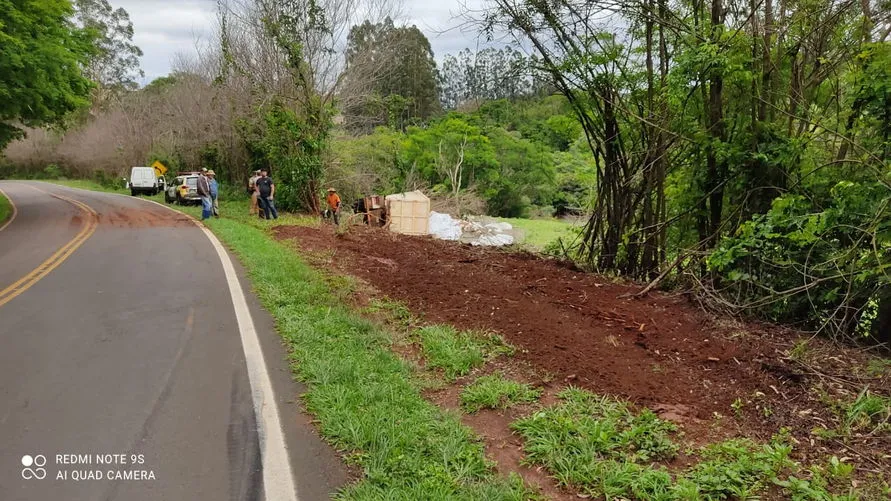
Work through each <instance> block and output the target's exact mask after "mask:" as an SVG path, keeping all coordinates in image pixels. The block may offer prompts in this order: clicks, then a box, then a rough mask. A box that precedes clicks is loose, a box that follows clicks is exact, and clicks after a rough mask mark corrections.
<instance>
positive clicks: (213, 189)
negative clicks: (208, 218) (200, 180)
mask: <svg viewBox="0 0 891 501" xmlns="http://www.w3.org/2000/svg"><path fill="white" fill-rule="evenodd" d="M207 177H208V179H209V181H208V184H210V202H211V209H212V211H213V216H214V217H220V202H219V200H218V199H217V197H218V196H219V195H220V185H219V183H217V173H216V172H214V171H213V169H211V170H209V171H207Z"/></svg>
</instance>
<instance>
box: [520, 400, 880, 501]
mask: <svg viewBox="0 0 891 501" xmlns="http://www.w3.org/2000/svg"><path fill="white" fill-rule="evenodd" d="M559 398H560V400H561V402H560V403H558V404H556V405H554V406H552V407H550V408H548V409H544V410H542V411H539V412H537V413H534V414H533V415H531V416H528V417H525V418H522V419H519V420H517V421H516V422H514V423H513V425H512V427H513V428H514V429H515V430H516V431H517V433H519V434H520V435H521V436H522V437H523V439H524V441H525V444H524V450H525V452H526V461H527V462H528V463H529V464H531V465H540V466H544V467H546V468H547V469H548V470H549V471H550V472H551V473H552V474H553V475H554V477H555V478H556V480H557V481H558V483H560V484H561V485H565V486H570V487H572V488H575V489H577V490H580V491H582V492H583V493H584V494H586V495H588V496H591V497H595V498H596V497H602V498H606V499H607V500H612V499H638V500H642V501H718V500H725V499H743V500H745V499H757V498H758V496H759V495H760V494H762V493H764V492H765V491H767V490H768V489H771V488H773V489H780V490H782V492H783V494H784V495H786V496H788V498H789V499H793V500H801V501H805V500H813V501H853V500H855V499H865V498H863V497H862V495H861V493H858V492H855V491H854V490H853V489H851V487H850V485H851V484H850V477H851V475H852V474H853V467H852V466H851V465H848V464H845V463H843V462H842V461H840V460H838V459H837V458H836V459H835V460H834V461H833V460H830V461H829V465H828V466H826V467H812V468H809V469H804V468H802V467H801V466H800V465H799V464H797V463H795V462H794V461H792V460H791V459H790V456H791V454H792V446H791V445H789V442H790V439H789V438H788V437H786V436H784V435H780V436H778V437H775V438H774V439H773V440H772V441H771V442H770V443H768V444H761V445H759V444H756V443H755V442H753V441H750V440H747V439H733V440H728V441H725V442H721V443H717V444H712V445H709V446H707V447H705V448H703V449H701V450H699V451H698V452H690V453H689V454H691V455H695V456H696V457H698V459H699V461H698V462H697V463H696V464H694V465H693V466H691V467H689V468H687V469H686V470H684V471H680V472H670V471H669V470H668V469H667V468H665V467H664V466H659V465H658V463H656V462H657V461H666V460H670V459H672V458H673V457H674V456H675V455H676V454H677V452H678V445H677V444H676V443H675V441H674V434H675V427H674V425H672V424H670V423H667V422H665V421H662V420H660V419H659V418H658V417H656V416H655V415H654V414H653V413H652V412H651V411H649V410H646V409H644V410H643V411H641V412H638V413H636V412H633V411H632V410H631V409H630V407H629V406H628V405H627V404H626V403H624V402H621V401H619V400H616V399H613V398H610V397H601V396H598V395H594V394H592V393H589V392H586V391H584V390H580V389H576V388H569V389H567V390H565V391H563V392H562V393H561V394H560V395H559ZM796 475H797V477H796Z"/></svg>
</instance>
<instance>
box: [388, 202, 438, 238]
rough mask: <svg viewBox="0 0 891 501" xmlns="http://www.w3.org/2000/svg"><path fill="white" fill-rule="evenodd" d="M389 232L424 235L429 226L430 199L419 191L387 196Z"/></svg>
mask: <svg viewBox="0 0 891 501" xmlns="http://www.w3.org/2000/svg"><path fill="white" fill-rule="evenodd" d="M387 217H388V218H389V220H390V231H392V232H395V233H402V234H404V235H426V234H427V233H428V230H429V225H430V199H429V198H427V195H424V194H423V193H421V192H420V191H410V192H408V193H397V194H394V195H387Z"/></svg>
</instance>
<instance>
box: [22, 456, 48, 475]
mask: <svg viewBox="0 0 891 501" xmlns="http://www.w3.org/2000/svg"><path fill="white" fill-rule="evenodd" d="M22 466H24V468H22V478H23V479H25V480H31V479H37V480H43V479H44V478H46V469H45V468H44V466H46V456H44V455H42V454H38V455H36V456H33V457H32V456H31V455H30V454H25V455H24V456H22ZM32 467H33V468H32Z"/></svg>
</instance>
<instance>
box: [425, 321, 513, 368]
mask: <svg viewBox="0 0 891 501" xmlns="http://www.w3.org/2000/svg"><path fill="white" fill-rule="evenodd" d="M417 338H418V340H419V341H420V344H421V348H422V349H423V350H424V357H425V358H426V359H427V367H428V368H432V369H442V370H443V372H444V373H445V377H446V379H448V380H450V381H453V380H454V379H455V378H457V377H460V376H464V375H467V374H468V373H469V372H470V371H471V370H473V369H475V368H477V367H479V366H481V365H482V364H483V362H485V361H486V359H488V358H491V357H495V356H498V355H500V354H511V353H513V349H512V348H511V347H510V346H507V345H506V344H504V342H503V341H502V340H501V339H500V338H499V337H498V336H496V335H486V334H480V333H476V332H468V331H458V330H457V329H455V328H454V327H452V326H450V325H431V326H427V327H422V328H421V329H418V331H417Z"/></svg>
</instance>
